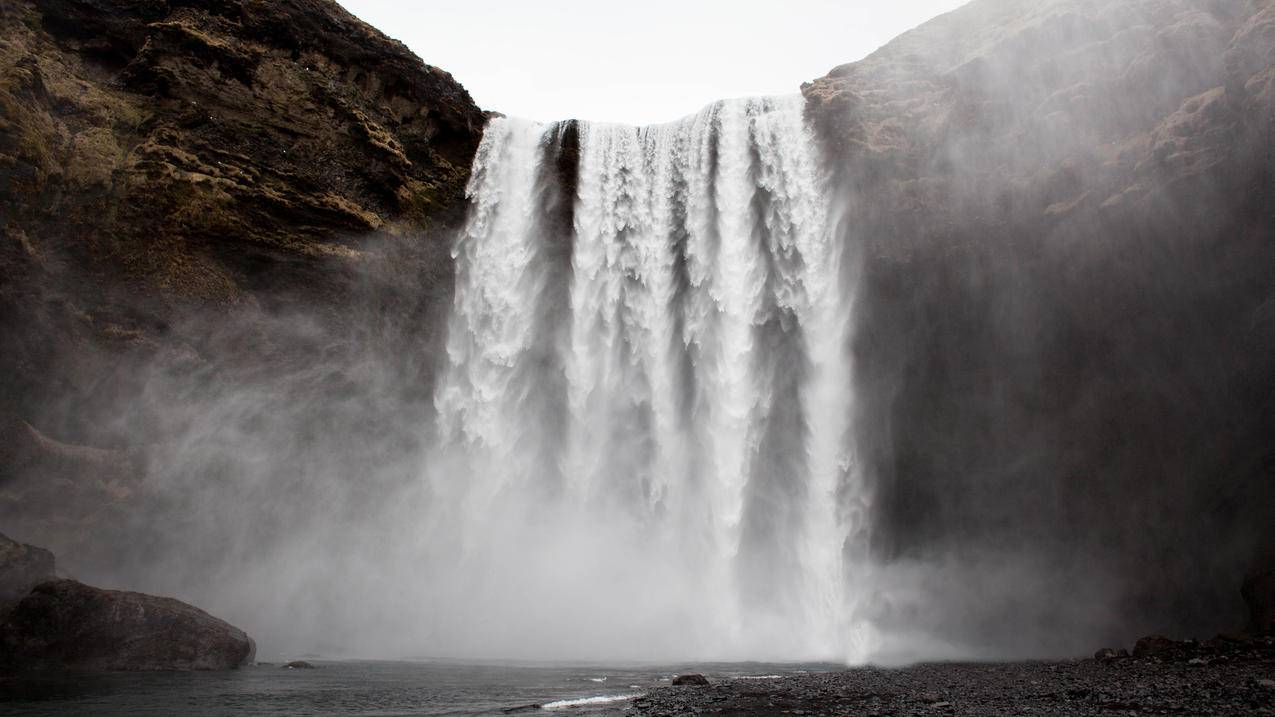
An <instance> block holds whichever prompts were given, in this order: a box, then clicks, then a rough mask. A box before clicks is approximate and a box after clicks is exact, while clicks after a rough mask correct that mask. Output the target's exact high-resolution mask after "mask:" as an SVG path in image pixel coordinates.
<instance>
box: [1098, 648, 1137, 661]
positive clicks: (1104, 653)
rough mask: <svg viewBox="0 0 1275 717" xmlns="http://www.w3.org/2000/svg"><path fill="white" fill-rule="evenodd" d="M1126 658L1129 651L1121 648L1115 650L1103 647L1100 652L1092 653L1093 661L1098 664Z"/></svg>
mask: <svg viewBox="0 0 1275 717" xmlns="http://www.w3.org/2000/svg"><path fill="white" fill-rule="evenodd" d="M1128 656H1129V651H1128V650H1125V649H1123V648H1122V649H1119V650H1117V649H1114V648H1111V647H1104V648H1102V649H1101V650H1098V651H1097V652H1095V653H1094V655H1093V659H1095V660H1097V661H1098V662H1110V661H1112V660H1120V659H1124V658H1126V657H1128Z"/></svg>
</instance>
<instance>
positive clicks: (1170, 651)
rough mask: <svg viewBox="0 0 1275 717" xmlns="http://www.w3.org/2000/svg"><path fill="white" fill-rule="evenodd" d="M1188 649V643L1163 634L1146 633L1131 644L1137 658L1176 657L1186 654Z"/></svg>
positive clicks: (1189, 647)
mask: <svg viewBox="0 0 1275 717" xmlns="http://www.w3.org/2000/svg"><path fill="white" fill-rule="evenodd" d="M1190 650H1191V646H1190V644H1188V643H1185V642H1180V641H1178V640H1171V639H1169V638H1167V637H1165V636H1163V635H1148V636H1147V637H1144V638H1141V639H1139V640H1138V643H1137V644H1136V645H1134V646H1133V656H1134V657H1136V658H1138V659H1147V658H1158V659H1176V658H1180V657H1183V656H1185V655H1187V654H1188V653H1189V652H1190Z"/></svg>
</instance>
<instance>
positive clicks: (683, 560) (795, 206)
mask: <svg viewBox="0 0 1275 717" xmlns="http://www.w3.org/2000/svg"><path fill="white" fill-rule="evenodd" d="M802 110H803V105H802V100H801V98H800V97H789V98H775V99H749V100H734V101H726V102H720V103H717V104H714V105H712V106H710V107H708V108H706V109H704V110H703V111H701V112H700V113H699V114H697V115H695V116H693V117H688V118H686V119H683V120H681V121H677V122H672V123H669V124H664V125H658V126H651V127H640V128H639V127H631V126H623V125H610V124H588V123H575V122H566V123H558V124H537V123H533V122H529V121H524V120H518V119H511V118H496V119H493V120H492V121H491V122H490V124H489V126H488V128H487V131H486V135H485V137H484V140H483V143H482V146H481V148H480V149H479V152H478V155H477V157H476V159H475V162H474V168H473V175H472V179H471V181H470V184H469V187H468V194H469V197H470V201H471V213H470V218H469V220H468V223H467V225H466V227H465V229H464V231H463V233H462V234H461V236H460V237H459V238H458V241H457V243H456V246H455V249H454V256H455V259H456V267H457V278H456V288H455V297H454V303H453V308H452V314H451V318H450V323H449V329H448V330H449V335H448V343H447V363H446V366H445V368H444V370H443V372H442V377H441V380H440V382H439V385H438V388H437V393H436V398H435V401H436V408H437V412H438V422H437V437H436V449H435V454H434V458H433V460H432V461H431V463H430V465H429V467H428V469H427V474H428V479H429V489H430V501H429V502H430V508H429V510H430V511H431V513H432V515H431V516H430V518H429V520H428V525H429V526H430V528H429V532H430V539H429V546H430V551H431V553H432V555H431V558H430V561H431V565H430V566H429V574H430V575H433V576H436V580H435V585H434V587H432V588H431V595H430V596H429V598H428V599H429V600H430V602H431V605H432V606H433V607H436V608H438V609H437V610H436V611H435V612H436V613H437V614H438V615H439V618H438V620H437V624H435V625H432V626H431V627H430V629H431V633H432V635H433V637H434V638H435V639H437V640H439V641H440V642H441V643H442V644H447V645H454V646H458V647H457V649H458V650H459V651H460V652H461V653H465V654H474V655H482V654H487V653H490V654H492V655H500V656H505V657H508V656H518V655H523V654H528V655H529V656H544V655H558V656H571V657H609V658H614V657H634V658H655V659H658V658H660V657H673V658H679V659H688V658H700V659H748V658H757V659H812V658H837V659H852V660H853V659H855V658H856V656H857V655H859V654H861V653H862V651H863V650H865V649H866V647H867V646H866V644H865V639H866V638H865V633H864V628H863V627H862V626H856V625H855V624H854V621H853V618H854V612H855V611H854V607H855V604H856V595H857V594H858V589H857V587H856V585H857V584H860V583H861V579H862V577H863V576H861V575H855V574H852V573H854V572H855V570H854V567H853V565H854V563H853V562H852V561H853V558H852V556H853V555H855V554H856V553H857V552H860V551H856V547H857V546H855V545H853V544H852V543H853V542H854V541H853V540H851V538H850V536H852V535H853V536H861V535H863V530H862V528H863V526H862V525H856V524H854V523H855V521H857V520H860V519H861V517H860V515H859V514H853V515H852V514H847V513H845V512H843V511H841V510H839V509H838V505H842V504H846V503H847V501H846V496H851V497H852V498H854V499H855V500H857V501H862V500H863V499H864V496H862V488H861V486H860V481H859V479H858V477H857V476H856V475H855V471H854V463H853V450H852V448H853V447H852V445H850V442H849V439H848V438H847V435H848V431H847V425H848V421H849V416H850V413H849V408H848V406H851V405H852V398H853V397H852V395H851V393H852V391H851V386H850V381H849V375H850V372H849V371H850V367H849V366H848V365H847V361H848V358H847V356H848V351H847V349H846V345H847V340H848V332H849V330H850V328H849V327H850V322H849V315H850V311H849V305H848V304H849V301H848V299H847V297H848V296H850V295H851V291H850V287H846V286H843V285H842V284H843V283H844V280H839V277H841V276H842V275H843V274H845V272H842V271H840V265H841V263H842V261H843V256H842V251H841V250H840V248H839V247H838V246H836V245H835V243H834V242H833V241H832V240H831V236H832V233H831V231H830V230H831V227H830V224H831V220H832V217H830V216H829V210H828V206H829V203H828V201H827V197H826V196H825V194H824V192H825V188H824V180H823V177H822V175H821V168H820V164H819V161H818V157H817V153H816V151H815V149H814V143H813V140H812V136H811V134H810V131H809V129H808V128H807V126H806V124H805V122H804V119H803V115H802ZM857 539H859V538H856V540H857ZM529 650H531V652H528V651H529Z"/></svg>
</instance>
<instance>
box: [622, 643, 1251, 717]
mask: <svg viewBox="0 0 1275 717" xmlns="http://www.w3.org/2000/svg"><path fill="white" fill-rule="evenodd" d="M624 712H625V714H629V715H638V716H641V717H672V716H673V715H685V714H727V715H812V716H813V715H862V716H863V717H887V716H889V717H915V716H919V715H969V716H971V717H973V716H975V715H978V716H986V715H1024V716H1025V715H1115V714H1194V715H1234V716H1235V717H1240V716H1241V715H1243V716H1248V715H1264V714H1265V715H1275V637H1269V636H1268V637H1264V638H1253V639H1252V641H1251V642H1249V643H1246V644H1244V645H1243V646H1240V647H1236V648H1234V649H1231V650H1227V651H1225V652H1221V653H1218V652H1214V653H1212V654H1210V656H1209V657H1203V656H1201V653H1199V652H1196V653H1189V652H1183V653H1179V654H1178V655H1174V656H1166V657H1140V658H1133V657H1119V658H1107V659H1103V658H1097V657H1096V658H1092V659H1082V660H1060V661H1048V662H1016V663H929V664H918V665H913V666H910V667H900V668H884V667H860V668H848V669H846V670H843V671H837V672H824V673H812V674H806V675H791V676H783V677H779V678H776V679H768V680H736V679H731V680H720V681H714V682H713V683H712V684H710V685H709V686H706V687H672V686H668V687H663V686H662V687H658V688H656V689H653V690H650V691H649V692H648V693H647V694H646V695H645V696H643V697H640V698H637V699H635V700H633V702H632V703H631V704H629V705H627V707H626V709H625V710H624Z"/></svg>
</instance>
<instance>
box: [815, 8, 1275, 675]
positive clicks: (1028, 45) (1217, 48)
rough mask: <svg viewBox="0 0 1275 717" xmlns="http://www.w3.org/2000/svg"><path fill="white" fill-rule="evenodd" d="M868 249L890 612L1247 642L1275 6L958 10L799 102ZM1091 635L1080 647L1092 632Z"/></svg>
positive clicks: (947, 628) (1264, 457)
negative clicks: (913, 590) (905, 585)
mask: <svg viewBox="0 0 1275 717" xmlns="http://www.w3.org/2000/svg"><path fill="white" fill-rule="evenodd" d="M803 90H804V93H805V95H806V97H807V98H808V100H809V106H810V112H811V116H812V118H813V119H814V121H815V122H816V123H817V124H818V125H819V128H820V131H821V135H822V137H823V139H824V141H825V142H826V143H827V145H828V148H829V152H830V155H831V158H832V162H833V168H834V170H835V171H836V172H837V181H838V182H839V183H840V193H841V196H842V197H843V198H844V201H845V202H846V203H847V207H846V212H845V219H844V223H843V225H842V226H841V228H840V230H841V232H842V234H843V236H844V238H845V240H846V241H847V242H849V243H850V245H852V246H858V247H861V250H862V252H863V255H862V260H861V262H860V263H859V264H858V271H860V272H861V276H860V277H859V282H860V283H859V284H858V289H857V330H856V337H855V339H854V344H853V346H852V347H851V349H852V350H853V353H854V359H855V362H856V384H857V386H858V391H859V396H858V406H857V411H858V413H857V426H858V428H857V431H858V434H859V439H860V441H861V443H860V450H861V455H860V460H861V462H862V465H863V468H864V474H865V475H866V476H867V477H868V478H869V480H871V481H873V488H874V492H875V506H876V508H875V511H874V523H873V526H872V529H873V531H874V533H873V535H874V539H873V546H874V548H873V549H874V551H875V552H876V554H877V555H878V557H880V558H882V559H884V560H886V561H888V562H891V563H895V564H901V565H902V564H909V563H912V562H918V563H921V564H924V565H926V566H927V568H926V571H925V577H924V578H918V580H919V583H920V586H919V587H917V592H918V593H919V594H921V595H923V597H922V598H918V599H917V600H914V601H908V600H903V601H901V602H900V603H899V604H891V603H889V601H886V604H883V605H881V606H878V607H879V609H880V611H881V614H883V615H886V616H887V620H893V621H895V622H896V623H899V624H906V625H909V626H910V627H914V628H919V629H920V630H922V631H926V632H930V633H933V634H936V635H939V636H943V637H945V638H947V639H950V640H952V641H954V642H955V643H958V644H973V645H976V646H984V647H988V648H989V649H992V650H994V651H995V652H997V653H998V654H1005V653H1006V651H1008V652H1011V653H1012V652H1019V653H1023V654H1032V653H1034V652H1036V651H1038V650H1039V649H1040V646H1042V645H1048V646H1049V647H1048V648H1047V649H1052V650H1057V649H1060V648H1061V649H1074V650H1077V651H1079V650H1081V649H1084V647H1085V645H1083V644H1081V643H1080V642H1079V640H1073V642H1075V643H1076V644H1071V643H1069V641H1068V640H1069V636H1072V637H1079V636H1081V635H1093V634H1094V633H1095V632H1096V633H1098V634H1105V635H1108V636H1109V639H1113V640H1115V639H1120V640H1128V639H1129V638H1130V637H1131V636H1133V635H1135V634H1137V633H1138V632H1139V631H1144V632H1145V631H1153V630H1163V631H1172V632H1176V633H1180V634H1181V633H1185V634H1186V635H1190V634H1192V633H1200V634H1201V636H1204V635H1203V633H1204V632H1206V631H1208V630H1216V629H1219V628H1223V627H1226V626H1227V625H1232V626H1239V625H1242V624H1243V622H1244V613H1243V602H1242V601H1241V599H1240V595H1239V590H1238V588H1239V585H1240V582H1241V579H1242V576H1243V575H1244V573H1245V571H1246V570H1250V569H1252V567H1253V566H1254V564H1255V563H1256V562H1260V561H1261V560H1263V554H1264V553H1263V546H1265V547H1266V548H1269V547H1270V546H1271V544H1272V542H1271V539H1272V537H1273V536H1272V526H1275V476H1273V475H1272V468H1273V467H1275V462H1273V458H1275V456H1273V454H1272V450H1273V449H1275V441H1273V440H1272V439H1273V438H1275V312H1273V307H1275V283H1273V280H1275V160H1273V159H1272V151H1275V129H1273V128H1275V4H1273V3H1271V2H1268V1H1265V0H1262V1H1256V0H1252V1H1250V0H1233V1H1232V0H1219V1H1215V2H1199V1H1198V0H1189V1H1188V0H1133V1H1127V2H1126V1H1123V0H1122V1H1121V2H1103V1H1094V0H1052V1H1050V2H1016V1H1013V0H976V1H975V2H973V3H971V4H970V5H968V6H966V7H964V8H962V9H960V10H958V11H956V12H953V13H951V14H949V15H946V16H944V17H941V18H939V19H936V20H934V21H933V22H931V23H929V24H927V25H925V26H923V27H921V28H919V29H917V30H915V31H913V32H910V33H908V34H906V35H904V36H902V37H900V38H899V39H898V40H896V41H894V42H893V43H891V44H890V45H888V46H886V47H885V48H883V49H882V50H880V51H879V52H877V53H876V54H874V55H872V56H870V57H869V58H867V59H865V60H864V61H862V62H859V63H855V64H851V65H845V66H842V67H838V68H836V69H835V70H833V71H832V72H831V73H830V74H829V75H828V76H827V77H824V78H822V79H819V80H817V81H815V82H813V83H810V84H808V85H806V86H804V88H803ZM1090 639H1092V638H1090Z"/></svg>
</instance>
